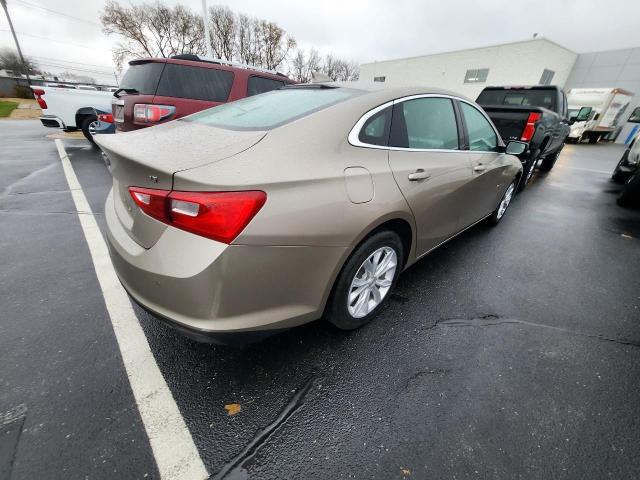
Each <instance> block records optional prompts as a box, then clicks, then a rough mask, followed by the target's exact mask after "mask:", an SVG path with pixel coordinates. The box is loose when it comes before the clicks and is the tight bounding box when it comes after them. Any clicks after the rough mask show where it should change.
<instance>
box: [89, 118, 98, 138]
mask: <svg viewBox="0 0 640 480" xmlns="http://www.w3.org/2000/svg"><path fill="white" fill-rule="evenodd" d="M97 127H98V120H94V121H93V122H91V123H90V124H89V133H90V134H91V135H92V136H93V135H95V134H96V128H97Z"/></svg>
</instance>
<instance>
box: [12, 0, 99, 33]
mask: <svg viewBox="0 0 640 480" xmlns="http://www.w3.org/2000/svg"><path fill="white" fill-rule="evenodd" d="M12 2H14V3H18V4H20V5H22V6H24V7H27V8H39V9H40V10H44V11H45V12H49V13H52V14H54V15H59V16H61V17H66V18H68V19H70V20H75V21H76V22H83V23H89V24H91V25H96V26H98V27H102V25H100V24H99V23H97V22H93V21H91V20H87V19H85V18H80V17H74V16H73V15H68V14H66V13H62V12H58V11H57V10H51V9H50V8H46V7H42V6H40V5H34V4H33V3H29V2H25V1H23V0H12Z"/></svg>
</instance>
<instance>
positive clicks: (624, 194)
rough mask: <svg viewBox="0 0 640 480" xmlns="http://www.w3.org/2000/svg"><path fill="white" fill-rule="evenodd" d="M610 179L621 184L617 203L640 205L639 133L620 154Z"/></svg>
mask: <svg viewBox="0 0 640 480" xmlns="http://www.w3.org/2000/svg"><path fill="white" fill-rule="evenodd" d="M611 179H612V180H613V181H614V182H616V183H621V184H623V187H622V191H621V192H620V196H619V197H618V204H619V205H623V206H632V205H640V133H639V134H638V135H636V137H635V138H634V139H633V141H632V142H631V143H630V144H629V146H628V147H627V149H626V150H625V152H624V153H623V154H622V158H621V159H620V161H619V162H618V165H617V166H616V168H615V170H614V171H613V175H611Z"/></svg>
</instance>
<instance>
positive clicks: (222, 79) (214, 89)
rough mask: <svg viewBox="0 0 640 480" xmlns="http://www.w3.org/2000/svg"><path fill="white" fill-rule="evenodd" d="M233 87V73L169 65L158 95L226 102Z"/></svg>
mask: <svg viewBox="0 0 640 480" xmlns="http://www.w3.org/2000/svg"><path fill="white" fill-rule="evenodd" d="M232 85H233V72H229V71H226V70H217V69H215V68H206V67H190V66H187V65H178V64H174V63H167V66H166V67H165V69H164V72H163V73H162V78H161V80H160V85H158V91H157V92H156V95H160V96H162V97H178V98H190V99H193V100H208V101H210V102H226V101H227V98H229V92H231V86H232Z"/></svg>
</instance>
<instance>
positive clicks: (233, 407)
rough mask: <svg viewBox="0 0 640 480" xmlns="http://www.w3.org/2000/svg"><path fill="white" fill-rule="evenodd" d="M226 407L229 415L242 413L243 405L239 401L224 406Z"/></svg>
mask: <svg viewBox="0 0 640 480" xmlns="http://www.w3.org/2000/svg"><path fill="white" fill-rule="evenodd" d="M224 409H225V410H226V411H227V413H228V414H229V415H235V414H236V413H240V410H242V407H241V406H240V404H239V403H228V404H226V405H225V406H224Z"/></svg>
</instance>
